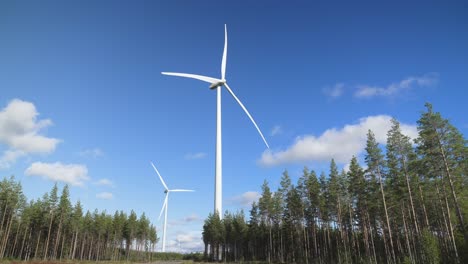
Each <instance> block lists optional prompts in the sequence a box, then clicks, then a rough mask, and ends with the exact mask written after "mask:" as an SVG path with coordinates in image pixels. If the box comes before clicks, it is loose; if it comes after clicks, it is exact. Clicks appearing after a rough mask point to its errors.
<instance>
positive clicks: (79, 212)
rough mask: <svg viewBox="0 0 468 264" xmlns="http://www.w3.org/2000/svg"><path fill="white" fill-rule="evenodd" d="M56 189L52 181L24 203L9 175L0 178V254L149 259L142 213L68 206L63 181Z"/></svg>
mask: <svg viewBox="0 0 468 264" xmlns="http://www.w3.org/2000/svg"><path fill="white" fill-rule="evenodd" d="M58 193H59V188H58V186H57V184H55V185H54V186H53V188H52V190H51V191H50V192H49V193H45V194H44V195H43V196H42V198H41V199H37V200H32V201H30V202H29V203H27V202H26V197H25V196H24V195H23V193H22V189H21V185H20V184H19V183H18V182H16V181H15V179H14V177H10V178H9V179H6V178H5V179H3V180H2V181H1V182H0V259H5V258H9V259H18V260H31V259H36V260H40V259H43V260H52V261H56V260H67V259H68V260H94V261H95V260H121V259H124V258H126V259H128V260H135V261H136V260H138V261H142V260H145V261H148V260H151V257H152V255H151V254H150V252H151V251H154V248H155V245H156V242H157V235H156V229H155V228H154V226H152V225H150V222H149V220H148V219H147V217H146V216H145V214H142V215H141V217H140V218H139V219H138V218H137V217H136V214H135V213H134V212H133V211H132V212H131V214H130V216H127V215H126V214H125V213H123V212H115V214H114V215H113V216H112V215H109V214H107V213H106V212H105V211H103V212H99V211H98V210H95V211H94V212H93V213H91V212H89V211H87V212H86V213H84V212H83V207H82V205H81V203H80V202H79V201H78V202H77V203H76V204H75V205H74V206H72V205H71V202H70V193H69V188H68V186H67V185H65V186H64V187H63V188H62V190H61V193H60V196H59V195H58ZM124 234H125V235H126V236H125V237H124ZM127 242H130V243H127ZM130 244H133V247H132V248H130V247H129V245H130ZM126 246H127V247H126ZM125 248H126V249H127V250H124V249H125ZM135 248H136V249H137V251H135V250H133V249H135ZM178 259H181V257H178Z"/></svg>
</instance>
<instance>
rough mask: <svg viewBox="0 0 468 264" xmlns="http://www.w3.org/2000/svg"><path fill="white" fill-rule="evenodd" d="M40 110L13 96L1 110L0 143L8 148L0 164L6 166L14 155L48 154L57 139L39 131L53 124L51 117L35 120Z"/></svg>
mask: <svg viewBox="0 0 468 264" xmlns="http://www.w3.org/2000/svg"><path fill="white" fill-rule="evenodd" d="M38 115H39V113H38V112H37V110H36V107H35V106H34V104H32V103H30V102H26V101H22V100H19V99H14V100H12V101H10V102H9V103H8V105H7V106H6V107H5V108H4V109H2V110H1V111H0V143H1V144H4V145H6V147H7V150H6V151H5V152H4V153H3V155H2V157H0V167H4V168H7V167H9V166H11V164H13V163H14V162H15V161H16V159H17V158H19V157H21V156H25V155H27V154H31V153H36V154H37V153H51V152H53V151H54V150H55V148H56V146H57V144H58V143H60V140H59V139H56V138H48V137H45V136H43V135H41V134H40V132H41V130H43V129H45V128H47V127H48V126H50V125H52V121H51V120H50V119H43V120H37V116H38Z"/></svg>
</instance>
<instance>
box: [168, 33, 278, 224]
mask: <svg viewBox="0 0 468 264" xmlns="http://www.w3.org/2000/svg"><path fill="white" fill-rule="evenodd" d="M226 60H227V27H226V24H225V25H224V51H223V59H222V61H221V79H217V78H212V77H207V76H203V75H197V74H188V73H177V72H162V74H164V75H172V76H178V77H185V78H192V79H197V80H200V81H204V82H207V83H210V89H212V90H213V89H216V90H217V97H216V98H217V100H216V102H217V105H216V163H215V201H214V212H215V213H216V212H218V214H219V217H220V218H222V217H223V216H222V213H223V211H222V152H221V151H222V141H221V87H223V86H224V87H225V88H226V90H228V92H229V93H230V94H231V95H232V97H234V99H235V100H236V101H237V103H238V104H239V105H240V107H241V108H242V109H243V110H244V112H245V113H246V114H247V116H248V117H249V118H250V120H251V121H252V123H253V124H254V126H255V128H256V129H257V131H258V133H259V134H260V136H261V137H262V139H263V142H265V145H266V146H267V148H270V147H269V146H268V143H267V141H266V140H265V137H264V136H263V134H262V131H260V128H258V126H257V123H255V121H254V119H253V117H252V116H251V115H250V113H249V111H247V108H245V106H244V105H243V104H242V102H241V101H240V100H239V98H237V96H236V95H235V94H234V92H233V91H232V90H231V88H230V87H229V85H228V84H227V82H226V79H225V76H226Z"/></svg>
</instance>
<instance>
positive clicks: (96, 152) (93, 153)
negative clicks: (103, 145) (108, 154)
mask: <svg viewBox="0 0 468 264" xmlns="http://www.w3.org/2000/svg"><path fill="white" fill-rule="evenodd" d="M79 154H80V156H83V157H91V158H95V159H96V158H99V157H102V156H104V152H103V151H102V150H101V149H100V148H93V149H86V150H83V151H81V152H80V153H79Z"/></svg>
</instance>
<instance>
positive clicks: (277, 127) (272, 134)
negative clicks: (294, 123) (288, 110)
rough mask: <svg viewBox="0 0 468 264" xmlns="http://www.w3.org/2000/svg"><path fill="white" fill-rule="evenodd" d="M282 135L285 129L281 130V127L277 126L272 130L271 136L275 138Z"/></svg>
mask: <svg viewBox="0 0 468 264" xmlns="http://www.w3.org/2000/svg"><path fill="white" fill-rule="evenodd" d="M281 133H283V129H282V128H281V126H278V125H276V126H274V127H273V129H272V130H271V133H270V135H271V136H272V137H273V136H276V135H279V134H281Z"/></svg>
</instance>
